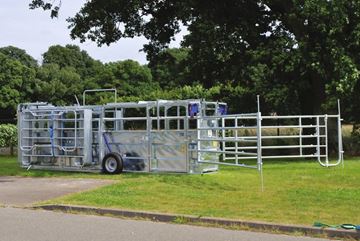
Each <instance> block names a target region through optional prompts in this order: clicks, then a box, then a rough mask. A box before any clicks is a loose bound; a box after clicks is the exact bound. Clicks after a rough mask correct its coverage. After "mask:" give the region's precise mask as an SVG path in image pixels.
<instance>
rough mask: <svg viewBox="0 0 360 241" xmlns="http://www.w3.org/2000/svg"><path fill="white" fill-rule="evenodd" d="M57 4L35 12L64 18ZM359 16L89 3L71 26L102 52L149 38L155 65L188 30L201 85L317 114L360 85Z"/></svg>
mask: <svg viewBox="0 0 360 241" xmlns="http://www.w3.org/2000/svg"><path fill="white" fill-rule="evenodd" d="M57 4H58V3H56V2H55V5H53V2H52V1H51V2H50V1H49V2H47V1H42V0H33V1H32V4H31V7H32V8H36V7H43V8H44V9H50V10H52V16H56V12H57V11H58V10H59V8H57V7H58V5H57ZM359 12H360V2H359V1H355V0H350V1H349V0H289V1H281V0H258V1H218V0H207V1H203V0H184V1H172V0H155V1H149V0H144V1H128V0H126V1H125V0H107V1H101V0H89V1H87V2H86V3H85V4H84V6H83V7H82V9H81V10H80V11H79V12H78V13H77V14H76V15H75V16H74V17H72V18H69V20H68V21H69V22H70V28H71V36H72V37H73V38H79V39H80V40H81V41H85V40H86V39H90V40H92V41H95V42H97V43H98V44H99V45H102V44H111V43H113V42H116V41H118V40H119V39H121V38H127V37H134V36H140V35H142V36H145V37H146V38H147V39H148V40H149V43H148V44H146V45H145V46H144V50H145V51H146V52H147V53H148V59H149V60H150V61H153V59H156V58H157V56H159V55H158V53H159V52H160V51H161V50H163V49H164V48H166V47H168V45H169V43H170V41H171V40H172V39H173V38H174V35H175V34H176V33H178V32H179V31H180V29H181V25H184V26H186V27H187V28H188V31H189V34H187V35H186V36H185V40H184V41H183V46H184V47H188V48H189V49H190V51H189V64H188V65H189V68H190V69H189V71H190V76H191V77H192V78H193V81H200V82H201V83H202V84H203V85H205V86H207V87H210V86H213V85H214V84H218V83H224V82H226V83H227V84H231V85H233V86H234V88H235V87H237V86H240V87H241V86H246V87H249V88H252V89H254V90H256V91H257V92H258V93H262V94H263V95H264V96H265V97H266V99H265V100H267V101H268V102H271V100H274V99H276V100H278V98H277V97H276V96H278V97H281V99H282V101H290V103H291V104H287V103H278V104H277V105H278V106H281V105H286V104H287V105H288V106H293V104H295V106H296V107H298V108H299V109H300V110H301V112H302V113H304V114H314V113H319V112H321V111H322V109H323V107H324V105H323V104H324V103H325V102H326V101H329V100H330V101H332V100H333V98H332V97H333V96H340V97H344V96H346V95H348V93H351V92H352V91H353V88H354V86H355V84H356V83H357V82H358V81H359V57H358V55H357V52H358V50H359V49H360V42H359V41H358V39H359V36H360V21H359V20H360V19H359V17H360V16H359ZM254 93H255V92H254ZM278 102H279V101H278ZM331 103H333V101H332V102H331ZM269 105H272V103H269ZM269 108H270V109H271V107H269Z"/></svg>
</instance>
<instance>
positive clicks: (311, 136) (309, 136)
mask: <svg viewBox="0 0 360 241" xmlns="http://www.w3.org/2000/svg"><path fill="white" fill-rule="evenodd" d="M316 137H317V135H287V136H262V139H292V138H316ZM320 137H321V138H323V137H326V136H325V135H320Z"/></svg>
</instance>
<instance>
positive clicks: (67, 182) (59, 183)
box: [0, 177, 112, 241]
mask: <svg viewBox="0 0 360 241" xmlns="http://www.w3.org/2000/svg"><path fill="white" fill-rule="evenodd" d="M110 183H112V181H109V180H95V179H74V178H73V179H71V178H30V177H0V204H5V205H17V206H19V205H30V204H32V203H34V202H39V201H44V200H48V199H51V198H56V197H59V196H63V195H65V194H69V193H73V192H79V191H84V190H87V189H91V188H96V187H99V186H102V185H106V184H110ZM0 241H1V237H0Z"/></svg>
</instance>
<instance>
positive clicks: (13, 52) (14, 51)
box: [0, 46, 38, 68]
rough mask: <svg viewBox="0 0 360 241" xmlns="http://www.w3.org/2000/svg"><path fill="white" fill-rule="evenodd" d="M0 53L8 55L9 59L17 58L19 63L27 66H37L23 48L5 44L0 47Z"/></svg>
mask: <svg viewBox="0 0 360 241" xmlns="http://www.w3.org/2000/svg"><path fill="white" fill-rule="evenodd" d="M0 53H2V54H4V55H6V56H8V57H9V58H11V59H14V60H18V61H19V62H20V63H22V64H23V65H25V66H27V67H29V68H37V67H38V62H37V61H36V60H35V59H34V58H33V57H31V56H30V55H29V54H27V53H26V51H25V50H23V49H19V48H17V47H14V46H7V47H2V48H0Z"/></svg>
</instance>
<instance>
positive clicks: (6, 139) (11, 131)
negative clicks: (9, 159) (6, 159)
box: [0, 124, 18, 155]
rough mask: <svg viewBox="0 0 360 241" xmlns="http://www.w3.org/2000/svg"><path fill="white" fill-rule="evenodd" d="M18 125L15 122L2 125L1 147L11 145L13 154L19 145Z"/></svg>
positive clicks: (0, 133)
mask: <svg viewBox="0 0 360 241" xmlns="http://www.w3.org/2000/svg"><path fill="white" fill-rule="evenodd" d="M17 139H18V138H17V127H16V125H13V124H2V125H0V147H10V152H11V155H13V154H14V146H16V145H17Z"/></svg>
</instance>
